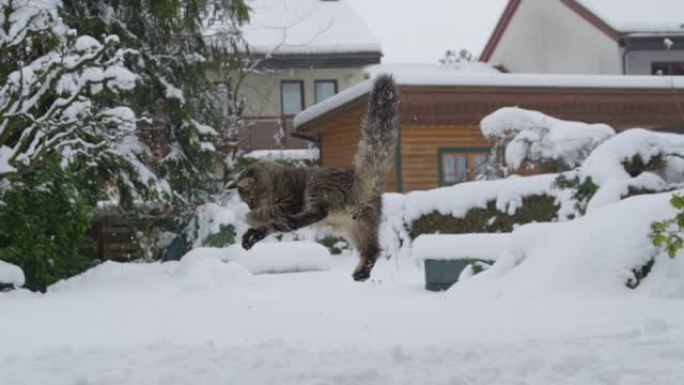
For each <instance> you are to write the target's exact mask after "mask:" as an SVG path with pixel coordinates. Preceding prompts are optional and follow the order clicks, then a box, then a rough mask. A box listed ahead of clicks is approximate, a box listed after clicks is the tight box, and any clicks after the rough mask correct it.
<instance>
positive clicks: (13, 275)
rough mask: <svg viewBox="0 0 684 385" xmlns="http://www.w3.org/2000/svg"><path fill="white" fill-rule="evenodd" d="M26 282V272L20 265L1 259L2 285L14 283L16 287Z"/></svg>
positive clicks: (0, 273) (0, 283)
mask: <svg viewBox="0 0 684 385" xmlns="http://www.w3.org/2000/svg"><path fill="white" fill-rule="evenodd" d="M24 282H25V278H24V272H23V271H22V270H21V268H20V267H19V266H16V265H13V264H11V263H8V262H5V261H0V286H2V285H12V286H14V287H22V286H24Z"/></svg>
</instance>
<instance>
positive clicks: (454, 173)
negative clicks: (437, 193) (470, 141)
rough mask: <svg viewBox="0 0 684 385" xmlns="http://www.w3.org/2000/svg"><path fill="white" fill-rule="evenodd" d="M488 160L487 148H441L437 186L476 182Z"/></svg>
mask: <svg viewBox="0 0 684 385" xmlns="http://www.w3.org/2000/svg"><path fill="white" fill-rule="evenodd" d="M488 160H489V149H488V148H478V147H473V148H467V147H442V148H440V149H439V184H440V185H441V186H450V185H452V184H457V183H462V182H468V181H473V180H476V179H477V177H478V176H479V175H482V174H484V172H485V168H486V167H487V161H488Z"/></svg>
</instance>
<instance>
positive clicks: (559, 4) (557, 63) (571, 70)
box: [482, 0, 622, 74]
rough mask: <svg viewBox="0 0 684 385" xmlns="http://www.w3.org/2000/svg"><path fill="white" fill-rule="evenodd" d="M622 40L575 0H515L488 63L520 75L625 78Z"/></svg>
mask: <svg viewBox="0 0 684 385" xmlns="http://www.w3.org/2000/svg"><path fill="white" fill-rule="evenodd" d="M617 39H618V34H617V33H616V32H615V31H613V30H612V29H611V28H610V27H609V26H608V25H607V24H605V23H603V22H602V21H601V19H599V18H598V17H596V16H595V15H593V14H592V13H591V12H590V11H589V10H587V9H586V8H584V7H583V6H582V5H580V4H578V3H577V2H575V1H573V0H556V1H549V0H511V2H510V3H509V5H508V7H507V8H506V11H505V12H504V14H503V16H502V19H501V20H500V22H499V25H498V26H497V29H496V30H495V31H494V33H493V34H492V37H491V38H490V41H489V43H488V44H487V46H486V48H485V51H484V52H483V56H482V60H483V61H486V62H488V63H490V64H493V65H500V66H502V67H503V68H504V69H506V70H508V71H510V72H518V73H561V74H563V73H565V74H620V73H622V65H621V61H620V47H619V44H618V42H617Z"/></svg>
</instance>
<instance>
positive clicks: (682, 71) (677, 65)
mask: <svg viewBox="0 0 684 385" xmlns="http://www.w3.org/2000/svg"><path fill="white" fill-rule="evenodd" d="M658 67H660V68H658ZM656 68H658V70H656ZM663 68H665V69H667V70H668V72H667V73H665V72H663V74H662V76H684V60H683V61H652V62H651V74H652V75H659V74H658V71H659V70H662V69H663ZM673 69H677V70H676V71H673Z"/></svg>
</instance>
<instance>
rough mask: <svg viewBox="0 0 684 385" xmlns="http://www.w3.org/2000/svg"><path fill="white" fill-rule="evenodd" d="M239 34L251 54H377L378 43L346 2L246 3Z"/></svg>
mask: <svg viewBox="0 0 684 385" xmlns="http://www.w3.org/2000/svg"><path fill="white" fill-rule="evenodd" d="M247 4H248V5H249V6H250V7H251V9H252V12H251V14H250V22H249V24H248V25H246V26H244V28H243V35H244V37H245V40H246V41H247V43H248V44H249V46H250V48H251V49H252V51H253V52H256V53H262V54H285V55H287V54H321V53H328V54H329V53H352V52H380V51H381V49H380V44H379V43H378V41H377V40H376V38H375V36H374V35H373V34H372V33H371V32H370V30H369V29H368V27H367V26H366V25H365V24H364V23H363V21H362V20H361V19H360V18H359V17H358V16H357V15H356V14H355V13H354V12H353V11H352V9H351V8H350V7H349V5H348V4H347V2H346V0H327V1H322V0H247Z"/></svg>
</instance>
